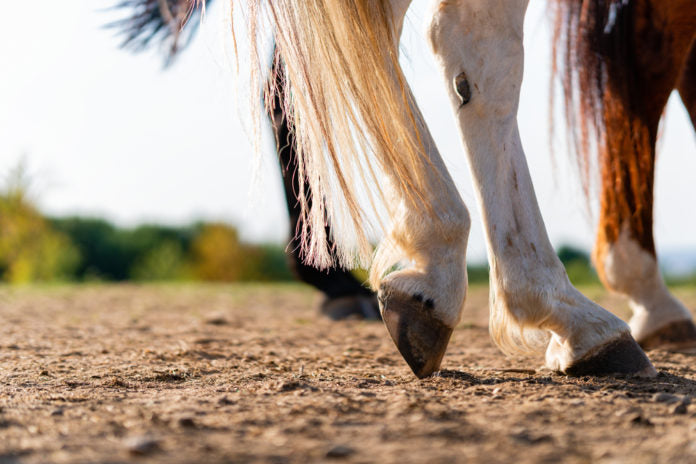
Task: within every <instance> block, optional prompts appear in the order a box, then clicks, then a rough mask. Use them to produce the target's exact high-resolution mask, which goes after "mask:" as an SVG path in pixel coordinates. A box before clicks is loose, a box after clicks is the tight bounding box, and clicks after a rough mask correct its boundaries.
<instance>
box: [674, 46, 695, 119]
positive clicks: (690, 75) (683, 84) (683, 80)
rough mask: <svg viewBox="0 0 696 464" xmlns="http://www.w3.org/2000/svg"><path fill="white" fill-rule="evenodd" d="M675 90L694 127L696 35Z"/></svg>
mask: <svg viewBox="0 0 696 464" xmlns="http://www.w3.org/2000/svg"><path fill="white" fill-rule="evenodd" d="M677 90H679V96H680V97H681V99H682V102H684V106H685V107H686V110H687V111H688V112H689V116H690V117H691V123H692V124H693V126H694V129H696V36H695V37H694V40H693V41H692V44H691V51H690V52H689V57H688V58H687V60H686V62H685V63H684V67H683V68H682V71H681V77H680V79H679V85H678V86H677Z"/></svg>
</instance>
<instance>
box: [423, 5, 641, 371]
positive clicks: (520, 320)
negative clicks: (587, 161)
mask: <svg viewBox="0 0 696 464" xmlns="http://www.w3.org/2000/svg"><path fill="white" fill-rule="evenodd" d="M526 7H527V0H447V1H444V0H437V1H436V2H435V3H434V9H433V10H434V13H433V19H432V22H431V24H430V27H429V39H430V43H431V47H432V49H433V51H434V53H435V56H436V58H437V60H438V62H439V64H440V67H441V70H442V73H443V75H444V78H445V84H446V85H447V87H448V88H449V90H450V91H449V94H450V98H451V102H452V106H453V109H454V112H455V116H456V118H457V120H458V122H459V128H460V132H461V135H462V139H463V143H464V146H465V148H466V151H467V153H468V156H469V161H470V162H469V165H470V167H471V170H472V173H473V178H474V183H475V185H476V188H477V190H478V195H477V198H478V200H479V203H480V206H481V208H480V209H481V211H482V214H483V222H484V226H485V232H486V239H487V243H488V249H489V262H490V268H491V274H490V275H491V300H492V301H491V327H490V330H491V334H492V336H493V338H494V340H495V341H496V343H497V344H498V345H499V346H500V347H501V348H503V349H504V350H505V351H508V352H511V351H517V350H522V349H524V348H525V345H527V346H529V345H532V344H533V342H534V341H533V340H530V338H529V337H526V336H525V334H529V333H530V332H532V333H541V334H545V336H544V337H540V339H537V340H539V341H540V342H543V343H539V345H540V346H539V348H542V349H543V348H545V351H546V363H547V365H548V366H549V367H550V368H552V369H555V370H558V371H563V372H566V373H568V374H572V375H586V374H598V375H599V374H612V373H624V374H637V375H654V374H655V370H654V368H653V367H652V365H651V364H650V361H649V360H648V358H647V357H646V356H645V354H644V353H643V351H642V350H641V349H640V347H639V346H638V344H637V343H636V342H635V341H634V340H633V338H632V337H631V335H630V333H629V328H628V326H627V325H626V324H625V323H624V322H623V321H621V320H620V319H618V318H617V317H615V316H614V315H612V314H611V313H609V312H608V311H606V310H604V309H602V308H601V307H599V306H597V305H596V304H594V303H593V302H591V301H590V300H588V299H587V298H585V297H584V296H582V295H581V294H580V293H579V292H578V291H577V290H576V289H575V288H574V287H572V285H571V284H570V282H569V281H568V278H567V275H566V273H565V270H564V268H563V265H562V264H561V262H560V261H559V259H558V257H557V256H556V254H555V252H554V250H553V248H552V246H551V244H550V242H549V240H548V237H547V235H546V230H545V227H544V224H543V220H542V218H541V213H540V211H539V208H538V205H537V202H536V198H535V195H534V189H533V186H532V182H531V178H530V175H529V170H528V168H527V164H526V160H525V156H524V152H523V149H522V145H521V141H520V137H519V132H518V128H517V120H516V113H517V107H518V102H519V91H520V86H521V82H522V67H523V46H522V28H523V20H524V14H525V11H526Z"/></svg>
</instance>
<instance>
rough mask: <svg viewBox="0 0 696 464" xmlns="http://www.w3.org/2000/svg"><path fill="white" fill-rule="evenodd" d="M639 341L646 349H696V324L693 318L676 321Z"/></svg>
mask: <svg viewBox="0 0 696 464" xmlns="http://www.w3.org/2000/svg"><path fill="white" fill-rule="evenodd" d="M638 343H639V344H640V346H641V347H643V349H644V350H654V349H658V348H659V349H663V350H668V351H686V352H689V353H691V352H694V351H696V325H694V323H693V321H692V320H691V319H685V320H681V321H675V322H672V323H669V324H667V325H666V326H664V327H661V328H659V329H657V330H656V331H654V332H652V333H650V334H648V335H647V336H645V337H642V338H641V339H640V340H638Z"/></svg>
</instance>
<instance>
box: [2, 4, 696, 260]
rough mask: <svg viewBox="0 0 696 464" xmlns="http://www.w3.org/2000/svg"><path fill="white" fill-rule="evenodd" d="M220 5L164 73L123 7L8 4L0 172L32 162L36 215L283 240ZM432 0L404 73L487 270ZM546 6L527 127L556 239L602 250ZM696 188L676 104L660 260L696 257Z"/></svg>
mask: <svg viewBox="0 0 696 464" xmlns="http://www.w3.org/2000/svg"><path fill="white" fill-rule="evenodd" d="M223 1H224V0H218V1H217V2H216V4H214V5H213V6H212V8H211V9H210V10H209V12H208V17H207V19H206V21H205V23H204V24H203V26H202V28H201V30H200V31H199V36H198V37H197V39H196V40H195V41H194V43H193V44H192V46H191V47H190V48H189V49H188V50H186V52H185V54H184V55H183V56H182V57H181V58H180V59H179V61H178V62H177V63H176V64H175V65H174V66H173V67H172V68H170V69H168V70H166V71H163V70H162V60H161V59H160V57H159V56H158V55H156V54H155V53H146V54H143V55H137V56H134V55H131V54H129V53H127V52H125V51H122V50H119V49H118V48H117V45H118V39H117V38H115V37H114V34H113V31H109V30H105V29H103V28H102V27H101V26H102V25H103V24H104V23H106V22H108V20H110V19H112V18H113V14H111V13H108V12H104V11H102V10H100V8H105V7H107V6H109V5H112V4H113V3H115V0H98V1H96V2H95V1H94V0H91V1H89V0H73V1H70V2H66V1H61V2H57V1H55V0H36V1H34V2H32V3H31V4H29V3H24V2H5V3H6V4H5V5H3V14H2V15H0V174H2V175H4V174H5V173H6V172H7V171H8V170H9V169H10V168H11V167H12V166H15V165H17V163H18V162H19V160H20V159H21V158H22V157H26V159H27V160H28V164H29V167H30V171H31V173H32V175H33V179H34V184H35V195H36V197H37V198H38V200H39V204H40V206H41V208H42V209H43V211H45V212H46V213H48V214H52V215H72V214H85V215H100V216H105V217H107V218H109V219H111V220H114V221H116V222H117V223H119V224H122V225H134V224H138V223H141V222H145V221H148V222H161V223H168V224H182V223H185V222H188V221H191V220H194V219H211V220H212V219H215V220H227V221H231V222H234V223H236V224H237V225H238V226H239V228H240V230H241V232H242V235H243V237H244V238H246V239H248V240H252V241H275V242H279V243H280V242H282V243H286V242H287V236H286V234H287V217H286V213H285V208H284V202H283V199H282V190H281V184H280V178H279V173H278V170H277V168H276V164H275V163H276V162H275V158H274V154H273V152H272V151H271V150H266V152H265V153H264V154H263V160H262V161H263V163H264V168H263V170H262V174H263V176H262V179H261V183H260V186H259V187H258V189H257V190H256V191H255V195H254V196H253V199H252V200H250V199H251V198H252V196H250V189H251V178H252V172H253V161H252V155H251V152H252V148H251V145H250V143H249V142H248V137H247V135H246V133H245V131H244V129H243V127H242V124H241V123H240V115H241V116H243V114H244V109H243V108H241V107H240V106H239V105H238V102H237V100H236V99H235V90H234V88H235V85H234V72H233V71H232V69H231V66H230V65H229V61H228V56H229V53H226V49H228V48H229V41H228V40H229V36H228V34H227V32H226V31H227V29H226V26H225V24H224V19H223V18H224V17H225V15H224V12H223V5H222V2H223ZM427 3H428V1H426V0H415V2H414V7H413V8H412V11H411V12H410V15H409V19H408V21H407V26H406V30H405V35H404V40H403V50H404V52H405V53H404V55H405V56H404V59H403V60H402V62H403V65H404V68H405V71H406V75H407V77H408V78H409V80H410V82H411V86H412V87H413V90H414V93H415V95H416V98H417V99H418V101H419V103H420V105H421V109H422V111H423V113H424V115H425V117H426V120H427V121H428V122H429V124H430V127H431V130H432V132H433V135H434V137H435V139H436V141H437V143H438V146H439V148H440V150H441V152H442V154H443V157H444V158H445V160H446V162H447V164H448V166H449V168H450V171H451V173H452V175H453V177H454V179H455V180H456V182H457V184H458V186H459V188H460V191H461V193H462V197H463V198H464V200H465V201H466V202H467V204H468V206H469V209H470V210H471V212H472V217H473V218H474V225H473V228H472V234H471V238H470V245H469V256H470V257H471V258H472V259H473V260H482V259H484V256H485V245H484V242H483V234H482V230H481V225H480V219H479V213H478V208H477V205H476V203H475V198H474V195H473V191H472V187H471V181H470V175H469V172H468V168H467V163H466V161H465V157H464V154H463V151H462V148H461V145H460V142H459V135H458V133H457V130H456V127H455V124H454V120H453V118H452V114H451V110H450V107H449V102H448V100H447V97H446V94H445V90H444V87H443V84H442V82H441V78H440V76H439V75H438V73H437V69H436V67H435V65H434V62H433V60H432V58H431V57H430V54H429V52H428V48H427V46H426V45H425V43H424V41H423V39H422V34H421V31H422V30H423V27H422V24H423V15H422V12H423V11H424V10H425V7H426V6H427ZM544 5H545V2H544V1H542V0H532V2H531V5H530V8H529V12H528V14H527V20H526V24H525V34H526V38H525V49H526V64H525V69H526V71H525V76H524V83H523V87H522V100H521V105H520V112H519V124H520V131H521V134H522V140H523V144H524V147H525V150H526V153H527V157H528V162H529V165H530V170H531V172H532V177H533V180H534V185H535V188H536V191H537V197H538V199H539V202H540V205H541V210H542V213H543V215H544V219H545V221H546V225H547V228H548V230H549V235H550V237H551V240H552V241H553V243H554V244H556V245H558V244H561V243H572V244H575V245H579V246H582V247H584V248H586V249H589V248H590V246H591V243H592V239H593V237H594V230H593V226H592V221H591V220H590V219H589V218H588V216H587V215H586V213H585V210H584V207H583V205H584V200H583V198H582V197H581V196H580V194H579V191H580V189H579V183H578V180H577V179H576V178H575V177H574V175H573V170H572V168H570V164H569V163H568V160H567V156H566V154H565V153H564V152H563V150H559V151H558V153H557V155H556V157H555V163H556V168H555V169H553V168H552V156H551V154H550V152H549V142H548V127H547V122H548V112H547V107H548V79H549V47H550V38H549V28H548V26H547V21H546V16H545V10H544ZM242 66H243V65H242ZM240 100H241V101H242V102H245V101H246V99H245V98H244V97H242V98H241V99H240ZM266 146H267V147H270V144H269V143H267V145H266ZM558 146H559V148H560V147H562V146H563V145H562V144H560V145H558ZM695 176H696V137H695V136H694V132H693V129H692V127H691V124H690V122H689V120H688V116H687V114H686V111H685V110H684V109H683V107H682V105H681V103H680V102H679V100H678V97H676V96H673V98H672V100H671V101H670V105H669V110H668V112H667V119H666V126H665V127H664V130H663V138H662V141H661V149H660V157H659V161H658V168H657V184H656V197H657V198H656V216H655V218H656V229H655V231H656V239H657V244H658V249H660V250H675V249H683V248H689V249H696V214H694V208H693V198H694V197H695V196H696V184H695V183H694V182H693V179H694V177H695Z"/></svg>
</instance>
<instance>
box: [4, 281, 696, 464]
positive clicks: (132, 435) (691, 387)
mask: <svg viewBox="0 0 696 464" xmlns="http://www.w3.org/2000/svg"><path fill="white" fill-rule="evenodd" d="M587 293H589V294H590V296H592V297H593V298H595V299H597V300H599V301H600V302H601V303H602V304H604V305H605V306H608V307H609V308H611V309H614V310H620V311H618V313H619V314H620V315H622V316H625V315H626V312H625V311H626V309H625V307H624V305H623V303H622V302H621V301H620V300H618V299H615V298H610V297H607V296H606V295H605V294H604V293H603V292H601V291H600V290H599V289H589V292H587ZM678 294H679V295H680V296H681V297H682V298H683V299H684V300H685V301H687V302H688V303H689V304H690V305H691V306H692V307H694V306H696V291H689V290H681V291H679V292H678ZM318 302H319V297H318V295H317V294H315V293H314V292H312V291H310V290H309V289H307V288H304V287H300V286H295V285H288V286H193V285H181V286H176V285H168V286H87V287H48V288H24V289H13V288H7V287H0V318H1V325H0V463H2V464H6V463H15V462H21V463H34V462H114V463H115V462H168V463H169V462H271V463H286V462H287V463H294V462H297V463H305V462H334V461H335V462H355V463H358V462H382V463H392V462H393V463H397V462H398V463H408V462H428V463H438V462H442V463H450V462H518V463H519V462H521V463H527V462H559V461H564V462H612V463H613V462H631V463H652V462H696V370H695V369H696V357H690V356H688V355H683V354H669V353H665V352H660V351H653V352H651V353H649V355H650V357H651V358H652V360H653V362H654V363H655V365H656V367H657V368H658V370H659V371H660V374H659V376H658V377H657V378H656V379H653V380H636V379H631V378H591V377H584V378H568V377H565V376H562V375H557V374H553V373H550V372H548V371H544V370H542V369H538V367H539V366H541V364H542V360H541V358H536V357H530V358H513V359H510V358H505V357H504V356H503V355H502V354H501V353H500V352H499V351H498V350H497V349H496V348H495V347H494V346H493V345H492V344H491V342H490V339H489V337H488V333H487V328H486V321H487V309H486V305H487V289H486V288H474V289H472V290H471V293H470V297H469V300H468V306H467V312H466V314H465V316H464V321H463V323H462V324H461V326H460V327H459V328H458V330H456V331H455V334H454V335H453V339H452V342H451V344H450V348H449V351H448V354H447V355H446V357H445V361H444V364H443V368H444V369H445V370H444V371H442V372H441V373H440V374H439V375H438V376H436V377H433V378H429V379H426V380H417V379H416V378H415V377H414V376H413V375H412V374H411V373H410V371H409V370H408V368H407V367H406V365H405V363H404V362H403V361H402V360H401V358H400V356H399V354H398V353H397V351H396V349H395V347H394V346H393V345H392V342H391V341H390V339H389V338H388V335H387V333H386V330H385V328H384V327H383V326H382V324H381V323H375V322H362V321H346V322H331V321H328V320H325V319H322V318H320V317H319V316H318V315H317V313H316V310H315V307H316V305H317V303H318ZM692 397H694V398H695V404H694V405H689V403H690V399H691V398H692Z"/></svg>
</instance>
